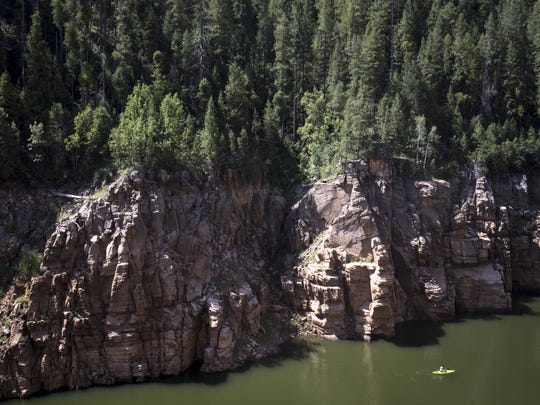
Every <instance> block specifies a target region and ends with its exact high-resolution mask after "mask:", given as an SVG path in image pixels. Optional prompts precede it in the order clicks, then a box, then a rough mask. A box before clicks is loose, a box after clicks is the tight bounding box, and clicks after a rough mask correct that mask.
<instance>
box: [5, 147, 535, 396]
mask: <svg viewBox="0 0 540 405" xmlns="http://www.w3.org/2000/svg"><path fill="white" fill-rule="evenodd" d="M411 166H412V165H411V163H410V162H408V161H405V160H401V159H393V158H392V156H391V153H390V151H389V150H388V149H385V148H380V149H379V150H377V151H375V153H374V154H373V155H372V157H371V159H370V160H369V162H368V163H363V162H353V163H351V164H349V165H348V167H347V169H346V171H345V172H344V173H343V174H342V175H340V176H338V177H337V179H336V180H335V181H333V182H328V183H316V184H313V185H311V186H310V187H306V188H303V189H299V194H298V198H297V201H296V203H295V204H294V205H293V206H292V207H291V208H287V205H286V201H285V199H284V198H283V197H282V196H281V195H280V194H278V193H276V192H275V191H274V190H273V189H272V188H271V187H269V186H268V184H267V183H266V182H264V181H262V180H256V179H255V180H254V179H250V180H247V179H246V178H244V177H243V176H240V175H239V174H238V173H236V174H235V173H232V172H227V173H226V174H225V175H223V177H222V178H220V179H215V180H213V181H207V182H200V181H196V180H195V179H193V178H191V177H190V176H189V175H188V174H187V173H183V174H179V175H175V176H172V175H170V174H167V173H166V172H160V173H157V174H155V175H154V176H153V177H143V176H141V175H140V174H139V173H138V172H133V173H131V174H129V175H126V176H123V177H121V178H119V179H118V180H117V181H115V182H114V183H113V184H111V185H110V186H109V188H108V191H107V193H106V195H105V196H104V197H103V198H89V199H87V200H86V201H84V202H83V203H82V204H81V205H80V206H79V209H77V210H76V211H73V214H72V215H69V216H68V217H66V218H65V219H63V220H61V222H60V223H59V224H58V225H57V227H56V230H55V231H54V232H53V233H52V234H51V235H50V237H49V238H48V240H47V242H46V244H45V248H44V253H43V261H42V264H41V271H40V274H39V275H38V276H35V277H32V278H29V277H28V276H24V275H21V276H18V277H16V278H15V279H14V281H13V282H12V283H11V285H10V287H9V289H8V291H7V293H6V294H5V297H4V299H3V300H2V303H1V305H0V316H1V324H0V397H1V398H7V397H18V396H29V395H31V394H33V393H35V392H38V391H52V390H57V389H61V388H70V389H74V388H82V387H87V386H91V385H97V384H114V383H120V382H130V381H142V380H146V379H151V378H157V377H160V376H167V375H177V374H179V373H181V372H182V371H184V370H186V369H187V368H188V367H190V366H192V365H199V366H200V367H201V369H202V370H203V371H209V372H213V371H222V370H229V369H233V368H235V367H237V366H239V365H241V364H243V363H244V362H245V361H246V360H249V359H256V358H260V357H261V356H264V355H267V354H268V353H271V352H273V351H274V350H275V348H276V345H277V344H278V343H279V342H280V341H281V340H282V339H285V338H287V337H288V336H290V333H291V332H290V331H289V330H288V329H287V328H288V326H290V325H293V326H296V327H297V331H298V332H300V333H316V334H334V335H337V336H339V337H343V338H361V339H365V340H370V339H371V338H373V337H376V336H383V337H391V336H393V335H394V331H395V326H396V324H397V323H399V322H403V321H407V320H417V319H425V320H430V319H431V320H441V319H450V318H453V317H454V316H455V314H456V313H459V312H475V313H476V312H505V311H508V310H510V309H511V305H512V302H511V293H512V291H526V292H540V266H539V265H538V264H539V259H540V249H539V246H540V233H539V225H540V210H539V208H538V207H540V204H539V202H540V187H539V186H540V176H529V177H527V176H514V177H505V178H496V179H488V178H486V177H484V176H481V175H480V174H477V173H474V172H470V173H464V174H463V175H462V176H459V178H456V179H454V180H451V181H445V180H437V179H419V178H418V176H413V175H412V171H411ZM30 222H33V221H30ZM278 262H280V263H281V265H278V264H276V263H278ZM277 268H281V270H280V271H281V273H278V272H277V271H276V270H277ZM275 276H277V277H275ZM279 276H280V277H281V283H280V282H279ZM276 279H277V282H276V283H274V282H273V281H275V280H276ZM285 306H286V307H288V310H287V309H286V308H284V307H285ZM293 333H294V332H293Z"/></svg>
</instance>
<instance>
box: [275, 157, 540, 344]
mask: <svg viewBox="0 0 540 405" xmlns="http://www.w3.org/2000/svg"><path fill="white" fill-rule="evenodd" d="M412 166H413V165H412V163H411V162H409V161H406V160H401V159H393V158H392V156H391V151H390V150H389V149H388V148H385V147H380V148H379V150H377V151H375V152H374V154H373V155H372V157H371V159H370V160H369V162H368V163H363V162H354V163H351V164H349V165H348V167H347V169H346V172H345V173H344V174H343V175H340V176H339V177H338V178H337V179H336V180H335V181H333V182H330V183H317V184H314V185H313V186H312V187H311V188H310V189H308V190H305V192H304V194H303V196H302V197H301V198H300V199H299V201H298V202H297V203H296V204H295V205H294V206H293V207H292V210H291V212H290V213H289V215H288V217H287V219H286V226H285V235H286V240H287V245H288V247H289V255H292V256H293V257H298V262H297V263H296V265H295V266H294V268H293V270H292V271H291V272H290V273H289V274H286V275H284V276H282V285H283V291H284V300H285V301H286V302H287V303H288V305H289V306H290V307H291V308H294V309H295V310H297V311H299V312H300V313H301V314H302V316H303V319H302V323H303V329H304V330H305V331H306V333H320V334H334V335H337V336H339V337H343V338H362V339H365V340H370V339H371V338H372V337H374V336H386V337H391V336H393V335H394V331H395V325H396V323H398V322H403V321H407V320H442V319H451V318H453V317H454V316H455V314H456V312H461V313H464V312H470V313H481V312H507V311H510V310H511V305H512V302H511V293H512V291H513V289H514V290H517V291H518V292H539V291H540V272H539V269H540V266H539V258H540V255H539V253H540V248H539V247H540V238H539V232H538V225H539V224H540V215H539V214H540V211H539V210H538V201H539V199H538V194H537V193H538V180H534V178H533V179H532V180H529V179H528V178H527V176H514V177H505V178H499V179H492V180H488V179H487V178H486V177H484V176H481V175H479V174H474V173H473V172H471V173H468V174H463V175H462V176H460V178H459V179H456V180H454V181H452V182H448V181H445V180H437V179H428V180H418V179H415V177H414V176H412V175H411V168H412Z"/></svg>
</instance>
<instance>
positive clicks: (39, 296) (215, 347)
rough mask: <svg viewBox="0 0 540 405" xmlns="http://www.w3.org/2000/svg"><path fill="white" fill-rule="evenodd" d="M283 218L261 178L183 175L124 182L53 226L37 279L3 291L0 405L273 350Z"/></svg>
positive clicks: (280, 204)
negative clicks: (274, 274)
mask: <svg viewBox="0 0 540 405" xmlns="http://www.w3.org/2000/svg"><path fill="white" fill-rule="evenodd" d="M198 184H199V185H198ZM218 184H219V185H218ZM285 209H286V206H285V200H284V199H283V198H282V197H281V196H280V195H278V194H276V193H274V192H273V191H272V189H271V188H270V187H268V185H266V184H265V183H264V182H262V181H249V182H248V181H246V180H245V179H243V178H242V177H241V176H239V175H235V174H232V173H228V174H227V175H226V176H225V177H224V178H223V179H221V180H220V181H219V182H215V183H204V184H203V185H200V183H198V182H196V181H194V180H193V179H191V178H190V177H189V175H187V174H186V173H184V174H182V175H181V176H178V177H172V176H170V175H168V174H167V173H165V172H160V173H159V174H158V175H156V177H155V178H151V179H149V178H143V177H142V176H141V175H140V174H139V173H137V172H133V173H131V174H130V175H128V176H124V177H122V178H120V179H119V180H118V181H116V182H115V183H113V184H112V185H111V186H110V187H109V189H108V193H107V195H106V197H105V198H97V199H89V200H87V201H86V202H85V203H83V204H82V206H81V208H80V209H79V210H78V212H77V213H76V214H75V215H72V216H71V217H69V218H67V219H65V220H63V221H62V222H61V223H59V224H58V226H57V228H56V230H55V231H54V233H53V234H52V235H51V236H50V237H49V239H48V241H47V243H46V246H45V251H44V254H43V262H42V264H41V274H40V275H39V276H36V277H33V278H31V279H27V278H25V277H24V276H20V277H17V278H15V280H14V281H13V283H12V285H11V287H10V288H9V290H8V292H7V293H6V296H5V297H4V299H3V301H2V306H1V308H0V315H1V319H2V321H1V322H2V323H1V325H0V342H1V346H0V359H1V361H0V396H1V397H3V398H6V397H17V396H28V395H31V394H32V393H35V392H38V391H42V390H45V391H51V390H56V389H60V388H64V387H67V388H71V389H73V388H79V387H87V386H90V385H96V384H112V383H118V382H129V381H139V380H144V379H147V378H155V377H158V376H166V375H177V374H179V373H181V372H182V371H183V370H186V369H187V368H188V367H190V366H191V365H193V364H196V363H199V364H201V366H202V369H203V370H205V371H221V370H228V369H232V368H234V367H236V366H238V365H240V364H242V363H243V362H245V361H246V360H247V359H250V358H257V357H259V356H262V355H264V354H265V353H267V352H268V351H271V350H273V349H274V348H275V344H276V343H278V342H279V340H280V337H279V336H276V335H275V334H276V331H278V332H279V330H280V329H281V328H279V327H277V326H276V325H275V323H276V322H278V321H279V319H278V315H277V314H275V313H272V312H271V311H269V303H270V287H269V285H268V282H267V277H266V276H265V273H266V270H267V269H268V267H269V261H268V260H269V258H270V257H272V256H273V255H274V253H275V251H276V250H277V248H278V241H279V237H278V235H279V233H280V228H281V225H282V222H283V218H284V215H285ZM270 309H271V307H270Z"/></svg>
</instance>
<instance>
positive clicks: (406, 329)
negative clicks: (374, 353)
mask: <svg viewBox="0 0 540 405" xmlns="http://www.w3.org/2000/svg"><path fill="white" fill-rule="evenodd" d="M443 336H444V330H443V328H442V323H439V322H431V321H409V322H402V323H399V324H397V325H396V333H395V336H394V337H393V338H391V339H389V341H390V342H392V343H394V344H395V345H396V346H399V347H421V346H429V345H437V344H439V338H441V337H443Z"/></svg>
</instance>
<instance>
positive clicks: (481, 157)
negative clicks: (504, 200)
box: [0, 0, 540, 181]
mask: <svg viewBox="0 0 540 405" xmlns="http://www.w3.org/2000/svg"><path fill="white" fill-rule="evenodd" d="M539 113H540V0H537V1H534V0H463V1H459V2H456V1H451V0H364V1H353V0H219V1H218V0H153V1H149V0H123V1H117V0H88V1H76V0H43V1H30V0H2V1H0V179H2V180H8V179H17V178H26V179H32V178H34V177H36V178H39V179H49V180H56V179H63V178H65V177H66V176H72V177H82V176H87V175H91V174H92V172H93V171H94V170H96V169H98V168H100V167H102V166H103V165H114V166H116V167H121V168H123V167H142V168H156V167H168V168H172V169H175V168H189V169H191V170H196V171H201V170H202V171H206V170H210V169H213V168H215V169H219V168H223V167H239V168H243V169H245V170H264V171H267V172H268V173H270V172H271V173H272V174H273V176H274V177H276V174H277V177H281V178H282V179H286V180H287V181H294V180H298V179H299V178H298V177H295V175H294V172H295V170H294V169H293V168H294V167H296V168H297V169H298V170H297V171H296V172H297V173H302V174H303V175H304V176H307V177H309V178H312V177H326V176H330V175H332V174H334V173H335V172H336V171H338V170H339V168H340V167H342V163H343V162H344V161H346V160H349V159H358V158H363V157H365V155H366V151H368V150H369V149H370V148H371V146H372V145H373V144H374V143H378V142H389V143H391V144H392V145H393V147H394V151H395V153H396V154H398V155H401V156H403V157H406V158H410V159H411V161H413V162H414V163H415V165H416V166H417V168H418V170H423V171H429V170H432V171H433V170H438V171H443V172H444V171H446V172H448V171H452V170H456V169H457V168H459V167H463V166H464V165H467V164H469V163H470V162H472V161H475V162H477V163H479V164H480V165H482V166H483V167H484V168H486V169H488V170H492V171H497V172H506V171H513V170H527V169H530V168H532V167H534V166H536V165H537V164H538V162H539V161H540V159H539V157H540V135H539V133H538V129H539V124H540V120H539V119H540V116H539ZM51 157H53V158H51ZM434 162H437V164H434Z"/></svg>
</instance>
